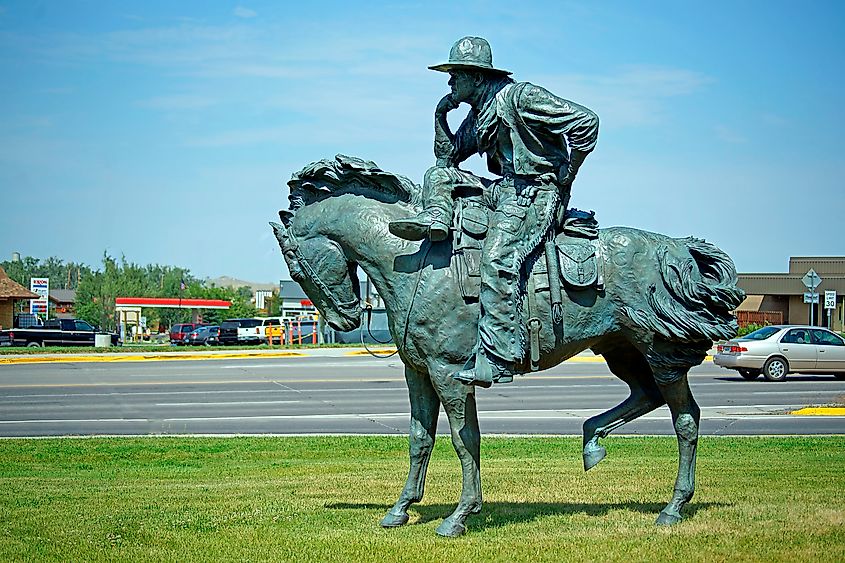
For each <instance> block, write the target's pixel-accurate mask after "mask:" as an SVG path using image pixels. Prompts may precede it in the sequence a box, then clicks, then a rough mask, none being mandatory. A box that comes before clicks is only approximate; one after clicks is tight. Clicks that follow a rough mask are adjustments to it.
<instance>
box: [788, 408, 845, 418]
mask: <svg viewBox="0 0 845 563" xmlns="http://www.w3.org/2000/svg"><path fill="white" fill-rule="evenodd" d="M789 414H797V415H801V416H845V407H806V408H803V409H798V410H797V411H792V412H791V413H789Z"/></svg>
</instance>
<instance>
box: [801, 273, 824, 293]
mask: <svg viewBox="0 0 845 563" xmlns="http://www.w3.org/2000/svg"><path fill="white" fill-rule="evenodd" d="M801 281H802V282H804V285H805V286H807V289H809V290H810V291H813V290H814V289H816V288H817V287H819V285H821V283H822V279H821V278H820V277H819V275H818V274H817V273H816V271H815V270H814V269H812V268H810V271H809V272H807V273H806V274H804V277H803V278H801Z"/></svg>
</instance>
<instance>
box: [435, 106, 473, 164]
mask: <svg viewBox="0 0 845 563" xmlns="http://www.w3.org/2000/svg"><path fill="white" fill-rule="evenodd" d="M457 107H458V104H456V103H455V102H454V101H453V100H452V96H451V95H450V94H447V95H446V96H444V97H443V98H442V99H441V100H440V102H439V103H438V104H437V108H436V109H435V110H434V157H435V158H436V159H437V165H438V166H457V165H458V164H460V163H461V162H463V161H464V160H466V159H467V158H469V157H470V156H472V155H473V154H474V153H475V151H476V148H475V147H476V141H475V135H474V134H472V133H473V127H472V126H471V125H472V124H471V123H469V124H468V122H469V121H470V119H469V118H467V119H465V120H464V122H463V123H462V124H461V126H460V127H458V130H457V132H455V133H454V134H453V133H452V130H451V128H450V127H449V121H448V119H447V117H446V116H447V114H448V113H449V112H450V111H452V110H453V109H455V108H457Z"/></svg>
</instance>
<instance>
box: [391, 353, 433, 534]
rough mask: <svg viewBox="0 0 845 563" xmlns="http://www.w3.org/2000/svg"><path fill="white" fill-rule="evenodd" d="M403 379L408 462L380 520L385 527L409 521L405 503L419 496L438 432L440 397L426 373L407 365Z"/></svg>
mask: <svg viewBox="0 0 845 563" xmlns="http://www.w3.org/2000/svg"><path fill="white" fill-rule="evenodd" d="M405 381H406V383H407V384H408V394H409V396H410V399H411V432H410V434H409V439H408V440H409V453H410V459H411V464H410V469H409V471H408V480H407V481H406V482H405V488H404V489H402V494H401V495H399V500H397V501H396V504H394V505H393V508H391V509H390V510H389V511H388V512H387V514H386V515H385V516H384V518H382V520H381V525H382V526H383V527H385V528H395V527H397V526H401V525H403V524H405V523H406V522H408V507H409V506H411V504H413V503H415V502H419V501H420V500H422V497H423V492H424V490H425V474H426V470H427V469H428V461H429V459H430V458H431V450H432V449H433V448H434V437H435V434H436V433H437V415H438V414H439V412H440V399H438V397H437V393H435V391H434V387H432V385H431V380H430V379H429V378H428V376H426V375H422V374H420V373H419V372H417V371H415V370H413V369H411V368H409V367H407V366H406V367H405Z"/></svg>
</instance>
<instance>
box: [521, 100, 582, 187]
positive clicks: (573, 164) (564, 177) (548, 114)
mask: <svg viewBox="0 0 845 563" xmlns="http://www.w3.org/2000/svg"><path fill="white" fill-rule="evenodd" d="M520 101H521V103H520V110H521V113H522V115H523V118H524V119H525V122H526V123H527V124H531V125H532V126H536V127H541V128H545V129H546V130H547V131H548V132H549V133H550V134H551V135H557V136H561V137H562V143H566V146H568V148H569V165H568V166H567V167H562V168H561V169H560V170H559V171H558V181H559V183H560V185H561V187H569V186H570V185H571V184H572V182H573V180H575V176H576V174H578V169H579V168H581V164H583V162H584V159H586V158H587V155H588V154H590V152H591V151H592V150H593V149H594V148H595V146H596V141H597V140H598V135H599V118H598V116H597V115H596V114H595V112H593V111H592V110H590V109H588V108H586V107H584V106H582V105H579V104H576V103H575V102H571V101H569V100H565V99H563V98H559V97H557V96H555V95H554V94H552V93H551V92H549V91H548V90H545V89H543V88H540V87H539V86H533V85H532V87H531V88H530V89H528V91H527V92H525V93H524V95H523V96H522V100H520Z"/></svg>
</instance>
